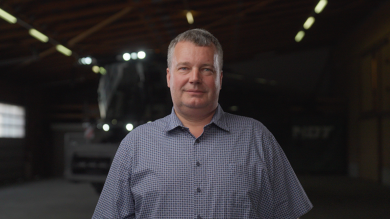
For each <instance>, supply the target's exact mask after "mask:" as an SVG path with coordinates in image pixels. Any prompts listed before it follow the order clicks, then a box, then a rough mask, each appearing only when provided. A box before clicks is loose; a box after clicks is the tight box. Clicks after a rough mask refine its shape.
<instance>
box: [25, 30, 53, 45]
mask: <svg viewBox="0 0 390 219" xmlns="http://www.w3.org/2000/svg"><path fill="white" fill-rule="evenodd" d="M28 33H29V34H30V35H31V36H33V37H35V38H36V39H37V40H39V41H41V42H43V43H47V42H48V41H49V37H47V36H46V35H45V34H43V33H41V32H39V31H37V30H36V29H34V28H31V29H30V30H29V31H28Z"/></svg>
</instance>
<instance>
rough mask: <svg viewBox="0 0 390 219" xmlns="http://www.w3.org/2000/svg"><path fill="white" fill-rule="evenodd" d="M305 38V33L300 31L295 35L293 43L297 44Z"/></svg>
mask: <svg viewBox="0 0 390 219" xmlns="http://www.w3.org/2000/svg"><path fill="white" fill-rule="evenodd" d="M304 36H305V31H303V30H301V31H299V32H298V33H297V35H296V36H295V41H297V43H299V42H300V41H301V40H302V38H303V37H304Z"/></svg>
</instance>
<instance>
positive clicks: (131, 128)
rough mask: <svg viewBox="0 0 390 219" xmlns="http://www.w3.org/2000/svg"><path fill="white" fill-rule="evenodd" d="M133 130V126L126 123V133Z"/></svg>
mask: <svg viewBox="0 0 390 219" xmlns="http://www.w3.org/2000/svg"><path fill="white" fill-rule="evenodd" d="M133 128H134V126H133V124H131V123H127V125H126V129H127V131H131V130H133Z"/></svg>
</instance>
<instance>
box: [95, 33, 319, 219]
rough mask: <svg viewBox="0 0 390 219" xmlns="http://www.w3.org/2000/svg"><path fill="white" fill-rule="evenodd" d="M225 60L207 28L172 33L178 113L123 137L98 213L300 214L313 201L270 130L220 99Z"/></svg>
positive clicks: (171, 69)
mask: <svg viewBox="0 0 390 219" xmlns="http://www.w3.org/2000/svg"><path fill="white" fill-rule="evenodd" d="M222 64H223V63H222V47H221V45H220V44H219V42H218V40H217V39H216V38H215V37H214V36H213V35H211V34H210V33H209V32H207V31H205V30H201V29H193V30H189V31H186V32H184V33H182V34H180V35H179V36H177V37H176V38H175V39H174V40H172V42H171V44H170V45H169V48H168V68H167V84H168V87H169V88H170V91H171V96H172V101H173V109H172V113H171V114H170V115H169V116H166V117H165V118H162V119H159V120H156V121H155V122H152V123H148V124H145V125H142V126H139V127H138V128H137V129H135V130H133V131H132V132H130V133H129V134H128V135H127V136H126V137H125V139H124V140H123V141H122V143H121V145H120V147H119V149H118V152H117V154H116V156H115V159H114V161H113V163H112V166H111V170H110V173H109V174H108V177H107V180H106V183H105V186H104V189H103V191H102V194H101V196H100V199H99V202H98V205H97V207H96V210H95V213H94V216H93V218H198V219H201V218H234V219H237V218H298V217H300V216H301V215H303V214H305V213H306V212H308V211H309V210H310V209H311V208H312V204H311V203H310V201H309V199H308V198H307V196H306V194H305V192H304V191H303V189H302V187H301V185H300V183H299V181H298V180H297V178H296V176H295V174H294V172H293V170H292V168H291V166H290V164H289V163H288V161H287V158H286V157H285V155H284V153H283V151H282V149H281V148H280V146H279V145H278V143H277V142H276V140H275V138H274V137H273V136H272V134H271V133H270V132H269V131H268V130H267V129H266V128H265V127H264V126H263V125H262V124H261V123H260V122H258V121H256V120H254V119H251V118H246V117H242V116H236V115H232V114H228V113H225V112H224V111H223V110H222V108H221V107H220V106H219V105H218V97H219V92H220V90H221V85H222Z"/></svg>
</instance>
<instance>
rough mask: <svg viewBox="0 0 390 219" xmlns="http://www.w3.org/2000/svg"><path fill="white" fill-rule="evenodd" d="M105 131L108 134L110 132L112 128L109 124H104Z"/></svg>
mask: <svg viewBox="0 0 390 219" xmlns="http://www.w3.org/2000/svg"><path fill="white" fill-rule="evenodd" d="M103 130H104V131H106V132H108V130H110V126H109V125H108V124H104V125H103Z"/></svg>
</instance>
